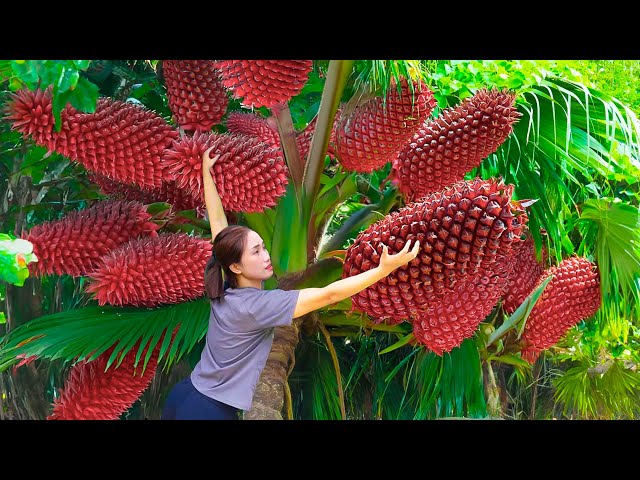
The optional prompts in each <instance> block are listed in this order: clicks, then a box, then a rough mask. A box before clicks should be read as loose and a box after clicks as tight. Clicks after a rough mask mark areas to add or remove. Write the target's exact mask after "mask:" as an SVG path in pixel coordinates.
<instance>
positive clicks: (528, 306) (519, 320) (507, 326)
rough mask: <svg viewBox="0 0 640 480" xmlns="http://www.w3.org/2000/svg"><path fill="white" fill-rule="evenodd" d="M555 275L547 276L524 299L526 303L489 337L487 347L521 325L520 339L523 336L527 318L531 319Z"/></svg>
mask: <svg viewBox="0 0 640 480" xmlns="http://www.w3.org/2000/svg"><path fill="white" fill-rule="evenodd" d="M552 278H553V275H549V276H547V278H545V279H544V280H542V281H541V282H540V284H539V285H538V286H537V287H536V288H535V289H534V290H533V291H532V292H531V293H530V294H529V295H528V296H527V298H525V299H524V302H522V304H520V306H519V307H518V308H517V309H516V311H515V312H513V314H512V315H511V316H510V317H509V318H508V319H507V320H505V321H504V322H503V323H502V325H500V327H498V328H497V329H496V330H494V332H493V333H492V334H491V335H489V338H488V339H487V346H489V345H491V344H492V343H493V342H495V341H496V340H497V339H498V338H500V337H502V336H503V335H504V334H505V333H506V332H508V331H509V330H511V329H512V328H514V327H515V326H517V325H519V328H518V338H520V335H522V331H523V330H524V326H525V324H526V322H527V318H529V314H531V311H532V310H533V307H534V306H535V304H536V302H537V301H538V299H539V298H540V295H542V292H543V291H544V289H545V288H546V286H547V284H548V283H549V282H550V281H551V279H552Z"/></svg>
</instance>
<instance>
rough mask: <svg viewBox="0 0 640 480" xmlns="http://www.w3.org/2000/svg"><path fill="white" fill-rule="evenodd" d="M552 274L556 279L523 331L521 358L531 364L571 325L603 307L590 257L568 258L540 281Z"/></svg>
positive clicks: (543, 275)
mask: <svg viewBox="0 0 640 480" xmlns="http://www.w3.org/2000/svg"><path fill="white" fill-rule="evenodd" d="M549 275H553V278H552V279H551V281H550V282H549V283H548V284H547V286H546V287H545V289H544V291H543V292H542V296H541V297H540V298H539V299H538V302H537V303H536V305H535V306H534V307H533V310H532V311H531V314H530V315H529V318H528V319H527V323H526V324H525V327H524V331H523V332H522V337H521V341H522V344H523V346H524V348H523V349H522V352H521V353H522V358H524V359H525V360H527V361H528V362H530V363H533V362H535V361H536V359H537V358H538V355H539V354H540V352H541V351H542V350H544V349H546V348H549V347H551V346H552V345H555V344H556V343H558V341H559V340H560V339H561V338H562V337H563V336H564V334H565V333H566V332H567V331H568V330H569V329H570V328H571V327H573V326H574V325H577V324H578V322H580V321H582V320H585V319H587V318H589V317H590V316H592V315H594V314H595V313H596V312H597V311H598V309H599V308H600V275H599V273H598V269H597V267H596V265H595V264H593V263H591V262H590V261H589V260H588V259H586V258H582V257H572V258H568V259H565V260H563V261H562V262H560V264H559V265H558V266H556V267H551V268H548V269H547V270H545V272H544V273H543V274H542V276H541V277H540V280H539V281H540V282H542V281H543V280H544V279H546V278H547V277H548V276H549Z"/></svg>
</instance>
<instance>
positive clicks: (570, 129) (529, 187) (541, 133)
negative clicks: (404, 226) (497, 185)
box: [472, 79, 640, 260]
mask: <svg viewBox="0 0 640 480" xmlns="http://www.w3.org/2000/svg"><path fill="white" fill-rule="evenodd" d="M517 100H518V104H517V106H518V110H519V111H520V113H522V117H521V118H520V120H519V121H518V123H516V124H515V126H514V131H513V133H512V135H511V136H510V137H509V138H508V139H507V141H506V142H505V143H504V144H503V145H502V146H501V147H500V148H499V149H498V151H497V152H496V153H495V154H494V155H491V156H489V158H487V159H486V160H485V161H484V162H483V163H482V164H481V166H480V169H479V173H480V174H481V176H483V177H485V178H486V176H495V175H502V176H503V177H504V178H505V181H506V182H508V183H513V184H515V185H516V192H515V193H516V196H517V198H521V199H522V198H535V199H538V200H539V201H538V202H536V203H535V204H534V205H533V206H532V207H531V211H530V215H529V226H530V229H531V231H532V234H533V236H534V238H535V239H536V243H537V244H540V242H541V238H540V233H539V231H540V228H544V229H545V230H546V232H547V234H548V242H549V245H550V246H551V247H552V249H551V251H552V253H555V255H556V258H557V260H560V259H561V258H562V257H563V256H566V255H570V254H572V253H573V250H574V247H573V243H572V241H571V239H570V237H569V234H570V228H568V226H569V227H572V224H571V221H572V215H573V214H574V212H575V211H577V209H578V207H577V206H578V205H579V204H580V203H582V202H584V201H586V200H587V199H588V198H591V197H593V196H594V193H593V191H592V190H593V188H600V189H601V192H600V194H601V195H604V196H606V195H611V196H613V194H614V190H615V188H616V182H619V181H620V180H623V181H625V182H627V183H628V184H633V183H635V182H637V178H638V176H639V174H640V169H639V166H640V162H639V161H638V158H639V156H640V155H639V153H638V148H639V147H638V145H640V143H639V141H638V139H639V138H640V127H639V123H638V120H637V117H636V116H635V115H634V114H633V112H631V111H630V110H629V109H628V108H626V107H625V106H624V105H623V104H621V103H620V102H618V101H617V100H615V99H612V98H611V97H608V96H607V95H605V94H603V93H601V92H598V91H595V90H592V89H588V88H586V87H584V86H582V85H580V84H577V83H573V82H568V81H562V80H557V79H553V80H551V79H548V80H544V81H542V82H540V84H539V85H536V86H533V87H529V88H528V89H526V90H524V91H522V92H520V94H519V97H518V99H517ZM473 173H475V172H472V174H473ZM595 185H598V187H595ZM567 224H568V225H567ZM563 253H564V255H563Z"/></svg>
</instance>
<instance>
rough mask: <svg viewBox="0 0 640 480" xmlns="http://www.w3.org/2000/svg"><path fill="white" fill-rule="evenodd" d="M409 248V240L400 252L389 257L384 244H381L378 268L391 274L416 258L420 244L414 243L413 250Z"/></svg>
mask: <svg viewBox="0 0 640 480" xmlns="http://www.w3.org/2000/svg"><path fill="white" fill-rule="evenodd" d="M410 247H411V240H409V241H407V243H405V244H404V247H403V248H402V250H400V251H399V252H398V253H396V254H395V255H389V249H388V248H387V246H386V245H385V244H382V255H381V256H380V268H382V269H383V270H385V271H388V272H389V273H391V272H393V271H394V270H395V269H396V268H398V267H401V266H402V265H404V264H405V263H407V262H410V261H411V260H413V259H414V258H416V257H417V256H418V252H419V251H420V242H418V241H414V244H413V248H411V250H409V248H410Z"/></svg>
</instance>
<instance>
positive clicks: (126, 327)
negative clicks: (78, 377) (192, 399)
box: [0, 299, 210, 371]
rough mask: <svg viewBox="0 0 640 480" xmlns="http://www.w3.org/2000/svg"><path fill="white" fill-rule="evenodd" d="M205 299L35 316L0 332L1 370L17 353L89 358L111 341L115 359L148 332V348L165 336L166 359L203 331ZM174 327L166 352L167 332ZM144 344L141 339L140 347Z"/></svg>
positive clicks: (176, 355)
mask: <svg viewBox="0 0 640 480" xmlns="http://www.w3.org/2000/svg"><path fill="white" fill-rule="evenodd" d="M209 305H210V303H209V300H208V299H200V300H194V301H191V302H184V303H180V304H177V305H171V306H166V307H160V308H156V309H143V308H115V307H97V306H92V307H86V308H82V309H78V310H70V311H66V312H60V313H56V314H53V315H46V316H43V317H39V318H36V319H34V320H31V321H29V322H28V323H25V324H23V325H21V326H20V327H18V328H16V329H14V330H12V331H11V332H9V333H8V334H7V335H6V336H5V337H3V339H2V344H1V345H0V347H1V348H0V371H2V370H5V369H7V368H8V367H10V366H11V365H13V364H15V363H16V362H17V360H18V358H17V355H20V354H22V355H25V356H31V355H35V356H36V357H38V358H48V359H51V360H53V359H56V358H60V359H62V360H63V361H65V362H71V361H76V360H81V359H84V358H92V359H93V358H95V357H96V356H97V355H99V354H100V353H102V352H104V351H106V350H107V349H108V348H110V347H112V346H114V345H115V346H116V350H115V353H114V355H112V358H111V361H114V360H116V356H115V355H117V354H120V357H118V361H119V360H121V359H122V358H123V357H124V355H126V354H127V353H128V352H129V351H130V350H131V349H132V347H133V346H134V345H135V344H137V342H139V341H141V340H143V339H145V341H146V339H148V338H151V341H150V342H149V343H148V346H149V348H151V349H153V348H155V346H156V344H157V343H158V342H159V341H160V339H161V338H162V339H163V340H162V347H163V348H162V350H161V352H160V357H159V360H160V359H162V358H163V357H165V356H166V357H167V359H166V360H167V363H168V364H169V365H170V364H172V363H174V362H176V361H178V360H179V359H180V358H181V357H182V356H183V355H184V354H186V353H188V352H189V351H190V349H191V348H193V346H194V345H195V344H196V343H197V342H198V341H199V340H200V339H201V338H202V337H203V336H204V335H205V334H206V331H207V327H208V320H209V310H210V306H209ZM178 327H179V329H178V331H177V333H176V336H175V341H174V342H173V344H172V346H171V350H170V351H169V353H167V347H168V345H169V342H170V340H171V338H170V337H171V333H172V332H174V331H175V330H176V328H178ZM167 333H169V334H168V335H167ZM144 348H145V344H144V343H142V344H141V345H140V346H139V347H138V353H140V352H142V351H143V350H144ZM147 360H148V356H147V359H146V360H145V362H146V361H147Z"/></svg>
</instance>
